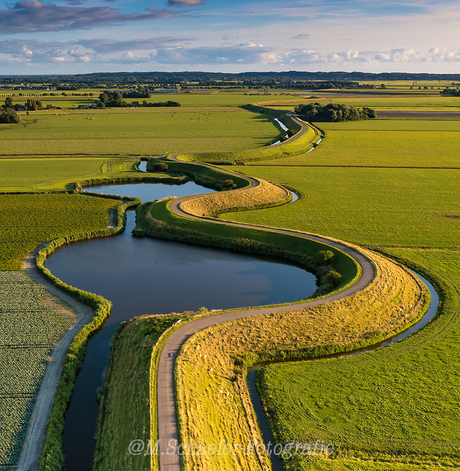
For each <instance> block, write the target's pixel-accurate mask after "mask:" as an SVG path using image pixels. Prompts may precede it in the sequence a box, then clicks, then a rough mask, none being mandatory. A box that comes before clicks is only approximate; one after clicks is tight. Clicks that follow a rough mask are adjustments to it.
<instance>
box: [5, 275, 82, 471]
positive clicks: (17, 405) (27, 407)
mask: <svg viewBox="0 0 460 471" xmlns="http://www.w3.org/2000/svg"><path fill="white" fill-rule="evenodd" d="M74 321H75V315H74V314H73V312H72V311H70V310H69V308H68V306H67V305H66V304H64V303H63V302H62V301H61V300H60V299H59V298H58V297H57V296H55V295H53V294H51V293H50V292H49V291H48V290H46V289H45V288H44V287H43V286H41V285H39V284H38V283H36V282H35V281H34V280H33V279H32V278H31V277H30V276H29V275H28V274H27V273H26V272H23V271H17V272H15V271H8V272H0V370H1V371H2V375H1V377H0V391H1V397H0V429H1V430H2V440H1V443H0V468H1V469H3V468H2V466H12V465H15V464H16V463H17V461H18V459H19V454H20V452H21V447H22V443H23V440H24V437H25V435H26V432H27V428H28V425H29V419H30V416H31V414H32V410H33V407H34V404H35V401H36V398H37V395H38V392H39V388H40V384H41V381H42V378H43V375H44V373H45V370H46V367H47V365H48V362H49V359H50V356H51V355H52V352H53V347H54V346H55V345H56V343H57V342H58V341H59V339H60V338H61V337H62V335H63V334H64V333H65V332H67V330H68V329H69V328H70V327H71V326H72V324H73V323H74Z"/></svg>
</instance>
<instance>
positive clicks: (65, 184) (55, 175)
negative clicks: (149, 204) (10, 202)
mask: <svg viewBox="0 0 460 471" xmlns="http://www.w3.org/2000/svg"><path fill="white" fill-rule="evenodd" d="M136 162H137V160H136V159H126V158H125V159H123V158H116V157H115V158H112V159H107V158H104V159H102V158H90V157H77V158H71V157H68V158H41V159H37V158H33V159H32V158H29V159H27V158H24V159H19V158H16V159H7V158H3V159H0V175H1V178H0V192H13V191H15V192H19V191H21V192H24V191H45V190H50V189H53V190H73V189H74V187H75V184H74V182H76V181H81V180H86V179H90V178H101V177H106V178H110V177H112V176H117V177H120V176H121V177H127V178H129V177H133V176H136V177H137V176H139V172H138V171H137V170H136V169H135V164H136Z"/></svg>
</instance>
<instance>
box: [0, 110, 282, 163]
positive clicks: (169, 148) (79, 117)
mask: <svg viewBox="0 0 460 471" xmlns="http://www.w3.org/2000/svg"><path fill="white" fill-rule="evenodd" d="M146 110H148V111H142V112H141V111H140V110H139V109H130V108H118V109H106V110H84V112H81V111H70V110H68V111H65V112H64V111H63V112H59V113H54V112H46V111H42V112H40V111H37V112H31V113H30V116H23V117H22V120H21V123H18V124H0V132H1V134H2V147H1V150H0V155H4V156H14V155H18V156H27V155H44V156H46V155H70V154H79V155H133V154H134V155H146V156H148V155H164V154H165V153H169V154H172V153H177V152H223V151H227V150H232V151H238V152H239V151H244V150H248V149H254V148H259V147H262V146H265V145H267V144H268V143H269V142H270V141H272V140H276V139H277V138H278V136H279V135H280V130H279V128H278V127H277V125H276V124H274V123H273V117H272V116H269V115H260V114H256V113H252V112H249V111H246V110H242V109H241V108H234V107H223V108H219V107H209V108H208V107H204V108H183V107H180V108H148V109H146Z"/></svg>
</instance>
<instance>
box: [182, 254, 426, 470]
mask: <svg viewBox="0 0 460 471" xmlns="http://www.w3.org/2000/svg"><path fill="white" fill-rule="evenodd" d="M366 255H367V256H369V257H370V258H371V259H372V261H373V263H374V265H375V268H376V276H375V278H374V280H373V282H372V283H371V284H370V285H369V286H368V287H366V288H365V289H364V290H363V291H360V292H358V293H357V294H355V295H352V296H350V297H348V298H346V299H343V300H340V301H334V302H330V303H326V304H323V305H320V306H316V307H313V308H307V309H297V310H296V309H295V307H293V309H292V310H289V311H286V312H281V313H273V314H270V315H261V316H256V317H253V318H250V319H249V318H247V319H242V320H238V321H232V322H227V323H224V324H220V325H217V326H214V327H211V328H208V329H206V330H205V331H202V332H199V333H198V334H196V335H195V336H193V337H192V338H191V339H190V340H188V341H187V342H186V343H185V344H184V345H183V347H182V349H181V352H180V354H179V356H178V360H177V363H176V385H177V409H178V416H179V423H180V435H181V442H182V443H184V444H186V446H187V447H188V446H190V447H191V449H193V446H194V445H195V446H197V448H198V446H199V445H200V444H207V445H209V444H213V443H221V441H222V440H223V441H224V442H225V443H228V444H234V443H237V444H249V443H255V444H256V445H257V444H259V443H261V440H260V436H259V434H258V431H257V426H256V421H255V419H254V413H253V412H252V405H251V401H250V398H249V396H248V392H247V389H246V381H245V377H246V368H247V367H249V366H251V365H253V364H254V363H258V362H266V361H273V360H287V359H299V358H309V357H317V356H323V355H329V354H333V353H337V352H341V351H351V350H355V349H357V348H360V347H364V346H367V345H371V344H374V343H376V342H378V341H379V340H383V339H385V338H388V337H389V336H391V335H393V334H396V333H398V332H400V331H402V330H404V329H405V328H407V327H408V326H409V325H411V324H413V323H414V322H416V321H417V320H418V319H419V318H420V317H421V315H422V314H423V312H424V311H425V310H426V308H427V303H428V301H429V295H428V294H427V293H426V292H425V291H424V288H423V287H422V286H421V285H420V284H419V283H418V282H417V280H416V279H415V277H413V275H412V274H410V273H409V272H408V271H407V270H406V269H404V268H403V267H401V266H398V265H397V264H394V263H393V262H391V261H389V260H388V259H386V258H384V257H382V256H380V255H377V254H372V253H369V252H367V251H366ZM395 306H398V308H396V307H395ZM277 443H284V442H277ZM182 459H183V461H182V463H183V469H184V470H196V469H206V470H216V471H217V470H221V469H239V470H247V471H254V470H262V469H267V464H266V458H265V457H264V456H258V455H257V454H256V453H255V452H254V451H252V452H251V453H247V451H246V447H245V448H244V449H243V450H242V451H237V452H236V453H229V454H227V455H225V454H220V455H214V456H213V455H212V454H210V453H208V454H205V453H203V454H198V453H196V454H193V453H190V454H185V455H184V456H183V457H182Z"/></svg>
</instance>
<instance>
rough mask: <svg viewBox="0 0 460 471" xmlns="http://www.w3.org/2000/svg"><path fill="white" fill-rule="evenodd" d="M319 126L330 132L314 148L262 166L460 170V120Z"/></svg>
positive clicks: (365, 122) (319, 124) (390, 121)
mask: <svg viewBox="0 0 460 471" xmlns="http://www.w3.org/2000/svg"><path fill="white" fill-rule="evenodd" d="M315 124H316V125H317V126H318V127H319V128H320V129H322V130H323V131H324V132H325V134H326V138H325V139H324V140H323V141H322V142H321V145H320V146H318V147H317V148H316V149H315V150H313V151H311V152H309V153H306V154H302V155H297V156H293V157H286V158H283V159H282V160H277V161H273V160H266V161H264V162H257V165H270V166H271V165H280V166H283V167H284V166H291V165H293V166H334V167H340V166H344V167H350V166H351V167H353V166H358V167H412V168H414V167H441V168H460V120H459V121H444V120H443V121H434V120H426V121H416V120H379V119H377V120H370V121H357V122H348V123H315Z"/></svg>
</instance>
